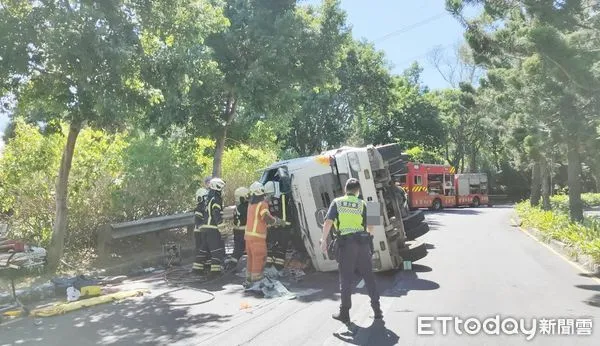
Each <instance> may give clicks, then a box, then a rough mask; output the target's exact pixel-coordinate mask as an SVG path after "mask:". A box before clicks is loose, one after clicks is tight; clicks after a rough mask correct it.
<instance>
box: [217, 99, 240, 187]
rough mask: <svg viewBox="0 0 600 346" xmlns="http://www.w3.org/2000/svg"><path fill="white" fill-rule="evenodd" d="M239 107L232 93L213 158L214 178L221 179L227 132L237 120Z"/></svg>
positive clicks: (228, 100)
mask: <svg viewBox="0 0 600 346" xmlns="http://www.w3.org/2000/svg"><path fill="white" fill-rule="evenodd" d="M236 107H237V99H236V98H235V97H234V96H233V94H232V93H230V94H229V96H228V98H227V104H226V106H225V113H224V114H223V115H224V117H225V126H223V129H222V131H221V133H220V134H219V137H217V141H216V143H215V156H214V157H213V172H212V173H213V177H221V174H222V173H223V172H222V163H223V153H224V152H225V140H226V139H227V130H228V129H229V125H231V123H232V122H233V119H234V118H235V113H236Z"/></svg>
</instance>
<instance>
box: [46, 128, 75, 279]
mask: <svg viewBox="0 0 600 346" xmlns="http://www.w3.org/2000/svg"><path fill="white" fill-rule="evenodd" d="M80 131H81V124H80V123H72V124H71V125H70V126H69V134H68V136H67V143H66V145H65V149H64V150H63V154H62V159H61V161H60V168H59V169H58V179H57V181H56V216H55V220H54V227H53V230H52V239H51V241H50V248H49V249H48V270H49V271H50V272H55V271H56V269H58V263H59V261H60V259H61V257H62V255H63V252H64V248H65V236H66V234H67V220H68V219H67V216H68V214H67V212H68V209H67V200H68V198H69V190H68V183H69V173H70V172H71V163H72V162H73V153H74V152H75V143H76V142H77V136H78V135H79V132H80Z"/></svg>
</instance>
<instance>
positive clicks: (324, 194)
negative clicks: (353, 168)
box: [310, 173, 348, 210]
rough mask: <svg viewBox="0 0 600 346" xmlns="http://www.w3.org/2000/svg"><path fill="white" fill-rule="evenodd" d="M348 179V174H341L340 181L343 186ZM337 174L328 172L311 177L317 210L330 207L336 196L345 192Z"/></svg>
mask: <svg viewBox="0 0 600 346" xmlns="http://www.w3.org/2000/svg"><path fill="white" fill-rule="evenodd" d="M346 180H348V174H340V182H341V185H342V186H343V185H344V184H346ZM340 182H338V179H337V177H336V176H335V175H333V174H332V173H327V174H323V175H318V176H315V177H312V178H310V187H311V190H312V194H313V198H314V199H315V206H316V208H317V210H319V209H328V208H329V205H330V204H331V201H333V199H334V198H336V197H339V196H342V195H343V194H344V191H343V187H342V188H340Z"/></svg>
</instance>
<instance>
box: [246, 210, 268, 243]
mask: <svg viewBox="0 0 600 346" xmlns="http://www.w3.org/2000/svg"><path fill="white" fill-rule="evenodd" d="M262 205H263V204H262V203H259V204H258V205H257V206H256V210H255V211H254V222H253V225H252V230H251V231H250V232H246V234H247V235H249V236H252V237H257V238H263V239H266V238H267V234H266V233H265V234H260V233H258V232H257V229H256V228H257V227H258V216H259V213H260V216H262V215H264V214H265V213H268V212H269V210H268V209H266V208H265V209H263V210H262V211H261V206H262Z"/></svg>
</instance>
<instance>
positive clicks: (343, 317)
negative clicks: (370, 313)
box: [331, 311, 350, 324]
mask: <svg viewBox="0 0 600 346" xmlns="http://www.w3.org/2000/svg"><path fill="white" fill-rule="evenodd" d="M331 317H332V318H333V319H334V320H338V321H340V322H342V323H345V324H348V323H350V313H349V312H348V311H340V312H338V313H337V314H333V315H331Z"/></svg>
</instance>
